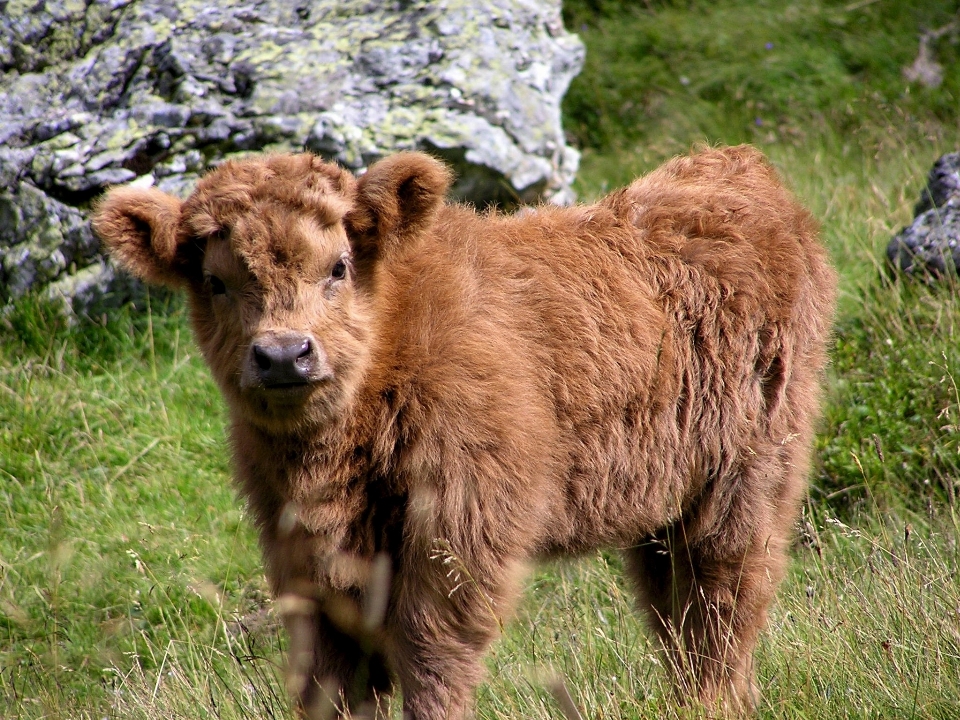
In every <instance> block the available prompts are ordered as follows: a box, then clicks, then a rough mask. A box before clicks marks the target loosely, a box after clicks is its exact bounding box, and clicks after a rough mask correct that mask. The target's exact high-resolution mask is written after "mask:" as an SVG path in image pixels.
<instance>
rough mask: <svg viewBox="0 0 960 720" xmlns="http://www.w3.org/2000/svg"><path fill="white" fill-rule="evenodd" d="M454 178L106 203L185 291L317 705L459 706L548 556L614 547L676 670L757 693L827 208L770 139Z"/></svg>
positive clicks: (327, 175) (792, 513) (131, 245)
mask: <svg viewBox="0 0 960 720" xmlns="http://www.w3.org/2000/svg"><path fill="white" fill-rule="evenodd" d="M449 182H450V173H449V172H448V170H447V169H446V168H445V167H444V166H443V165H441V164H440V163H438V162H437V161H435V160H433V159H431V158H430V157H428V156H425V155H420V154H412V153H408V154H400V155H396V156H394V157H391V158H388V159H386V160H383V161H381V162H379V163H377V164H375V165H374V166H372V167H371V168H370V170H369V171H368V172H367V173H366V174H365V175H364V176H362V177H361V178H360V179H359V180H355V179H354V178H353V177H352V176H351V175H350V174H349V173H347V172H346V171H344V170H342V169H340V168H339V167H337V166H335V165H330V164H327V163H324V162H322V161H321V160H319V159H318V158H316V157H313V156H311V155H271V156H265V157H260V158H256V159H250V160H243V161H239V162H229V163H227V164H225V165H223V166H222V167H220V168H219V169H217V170H215V171H214V172H212V173H210V174H209V175H207V176H206V177H205V178H204V179H203V180H201V182H200V184H199V185H198V187H197V189H196V191H195V192H194V194H193V195H192V196H191V197H190V198H189V199H188V200H187V201H186V202H184V203H181V202H180V201H179V200H177V199H175V198H173V197H170V196H168V195H165V194H163V193H161V192H159V191H157V190H152V189H134V188H116V189H114V190H112V191H111V192H110V193H109V195H108V196H107V197H106V199H105V200H103V202H102V203H101V204H100V205H99V208H98V211H97V214H96V219H95V227H96V229H97V232H98V233H99V234H100V235H101V237H102V238H103V239H104V240H105V241H106V243H107V245H108V246H109V248H110V249H111V250H112V252H113V254H114V255H115V257H116V258H117V259H118V260H119V261H120V263H121V264H122V265H123V266H124V267H126V268H127V269H129V270H130V271H131V272H133V273H134V274H136V275H138V276H140V277H141V278H143V279H145V280H147V281H150V282H156V283H161V284H165V285H174V286H182V287H184V288H185V289H186V290H187V292H188V294H189V297H190V306H191V310H192V320H193V325H194V329H195V332H196V337H197V342H198V343H199V345H200V348H201V350H202V351H203V354H204V357H205V358H206V360H207V362H208V363H209V365H210V369H211V371H212V372H213V375H214V377H215V378H216V380H217V382H218V384H219V385H220V388H221V390H222V391H223V394H224V397H225V398H226V401H227V404H228V406H229V409H230V417H231V431H230V432H231V439H232V446H233V455H234V462H235V466H236V474H237V479H238V483H239V485H240V488H241V490H242V492H243V494H244V496H245V497H246V499H247V502H248V503H249V506H250V508H251V510H252V512H253V516H254V518H255V520H256V524H257V527H258V529H259V532H260V538H261V543H262V546H263V551H264V556H265V559H266V566H267V572H268V574H269V577H270V581H271V583H272V586H273V590H274V592H275V593H276V594H277V595H278V596H280V597H281V606H282V608H284V609H285V610H286V611H287V612H286V618H287V623H288V627H289V629H290V630H291V634H292V635H293V651H292V653H291V664H292V667H293V670H294V673H293V685H294V691H295V693H296V694H297V696H298V699H299V702H300V703H301V705H302V706H303V707H304V708H306V709H307V710H308V711H309V710H311V709H314V708H319V707H321V705H322V704H324V703H327V704H328V707H332V706H330V705H329V703H333V705H334V706H336V707H337V708H339V709H340V710H341V711H344V712H345V711H346V709H347V708H348V707H352V708H353V709H354V711H356V709H357V708H359V707H362V706H364V704H365V703H370V702H374V703H375V702H376V698H378V697H379V696H380V695H381V694H383V693H386V692H388V691H389V690H390V688H391V685H392V683H393V682H394V681H399V684H400V687H401V689H402V692H403V702H404V708H405V709H406V710H407V711H408V712H409V713H410V716H411V717H413V718H417V719H421V720H426V719H428V718H436V719H440V718H461V717H463V716H464V715H465V714H466V713H467V712H468V711H469V708H470V705H471V702H472V699H471V698H472V694H473V690H474V688H475V686H476V684H477V683H478V681H479V680H480V679H481V676H482V669H483V666H482V658H483V654H484V652H485V651H486V649H487V647H488V646H489V644H490V642H491V641H492V640H493V639H494V637H495V636H496V635H497V632H498V629H499V626H500V622H501V618H504V617H505V616H507V615H509V613H510V610H511V608H512V606H513V603H514V601H515V598H516V595H517V592H518V585H519V581H520V579H521V577H522V570H523V568H524V566H525V564H526V563H527V562H528V561H529V560H531V559H537V558H544V557H550V556H556V555H566V554H571V553H583V552H586V551H589V550H591V549H594V548H597V547H615V548H619V549H621V550H622V551H623V553H624V556H625V557H626V560H627V566H628V568H629V572H630V575H631V577H632V579H633V580H634V581H635V583H636V587H637V589H638V594H639V600H640V605H641V607H642V609H643V610H644V611H645V614H646V616H647V618H648V620H649V621H650V623H651V625H652V626H653V627H654V629H655V630H656V632H657V633H658V634H659V636H660V638H661V640H662V641H663V644H664V646H665V647H666V649H667V652H668V653H669V655H670V658H671V665H672V666H673V668H674V669H675V670H676V674H677V681H678V686H679V688H680V689H681V691H682V692H683V693H685V694H687V695H690V696H693V697H696V698H698V699H699V700H700V701H702V702H704V703H706V704H708V705H713V704H714V703H718V702H719V703H722V704H723V705H724V706H725V707H726V708H727V709H729V710H732V711H734V712H738V711H740V710H743V709H748V708H749V707H750V705H751V703H752V699H753V670H752V654H753V649H754V645H755V643H756V640H757V633H758V632H759V631H760V630H761V628H762V627H763V626H764V623H765V617H766V611H767V607H768V605H769V604H770V602H771V600H772V598H773V595H774V590H775V588H776V586H777V584H778V583H779V582H780V579H781V577H782V575H783V571H784V565H785V563H786V558H787V547H788V545H789V542H790V534H791V529H792V527H793V524H794V522H795V520H796V519H797V513H798V507H799V504H800V500H801V496H802V495H803V493H804V488H805V478H806V475H807V472H808V468H809V457H810V448H811V441H812V438H813V425H814V422H815V419H816V416H817V412H818V381H819V376H820V374H821V371H822V369H823V366H824V362H825V344H826V342H827V338H828V335H829V326H830V320H831V313H832V307H833V298H834V285H835V280H834V275H833V272H832V271H831V269H830V267H829V266H828V264H827V260H826V253H825V252H824V249H823V248H822V247H821V245H819V244H818V242H817V239H816V228H815V224H814V222H813V220H812V219H811V217H810V216H809V214H808V213H807V212H806V211H804V210H803V209H802V208H800V207H799V206H798V205H797V203H796V202H795V201H794V200H793V198H792V197H791V196H790V195H789V194H788V193H787V192H786V191H785V190H784V189H783V187H782V186H781V185H780V183H779V182H778V180H777V179H776V177H775V174H774V172H773V171H772V170H771V168H770V167H769V166H768V165H767V164H766V162H765V161H764V159H763V158H762V156H761V155H760V154H759V153H758V152H756V151H755V150H752V149H750V148H748V147H737V148H729V149H722V150H707V151H704V152H701V153H699V154H694V155H692V156H690V157H682V158H678V159H675V160H673V161H671V162H669V163H668V164H666V165H665V166H663V167H662V168H660V169H659V170H657V171H655V172H653V173H651V174H650V175H648V176H646V177H644V178H641V179H639V180H637V181H636V182H634V183H633V184H632V185H630V186H629V187H627V188H625V189H623V190H619V191H617V192H615V193H613V194H612V195H609V196H608V197H606V198H604V199H603V200H601V201H600V202H598V203H596V204H594V205H586V206H580V207H572V208H555V207H550V208H547V207H543V208H538V209H536V210H535V211H532V212H527V213H525V214H521V215H519V216H515V217H503V216H499V215H496V214H490V215H478V214H477V213H475V212H474V211H473V210H471V209H468V208H466V207H462V206H458V205H450V204H446V203H445V202H444V195H445V192H446V190H447V187H448V184H449ZM451 566H456V568H458V569H459V571H460V577H459V578H457V577H455V576H454V574H451V573H450V570H451ZM386 568H389V569H390V570H389V572H391V573H392V577H391V578H389V579H388V578H387V573H386V572H385V569H386ZM371 588H374V589H376V591H374V590H372V589H371ZM304 638H306V641H304V640H303V639H304Z"/></svg>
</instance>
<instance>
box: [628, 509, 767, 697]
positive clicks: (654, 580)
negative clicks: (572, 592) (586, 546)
mask: <svg viewBox="0 0 960 720" xmlns="http://www.w3.org/2000/svg"><path fill="white" fill-rule="evenodd" d="M783 554H784V551H783V543H781V542H776V543H774V542H771V540H770V538H767V537H762V536H760V535H759V534H757V535H756V536H755V537H752V538H750V540H749V541H748V543H747V544H746V547H745V548H743V549H739V550H735V549H729V548H724V546H723V543H722V542H717V539H716V538H709V539H704V540H702V541H701V542H699V543H691V542H689V541H688V539H687V537H686V536H685V533H684V528H683V526H682V523H677V524H676V525H674V526H672V527H670V528H668V529H666V530H664V531H662V532H660V533H658V534H657V535H656V536H654V537H652V538H649V539H647V540H646V541H645V542H643V543H641V544H640V545H638V546H637V547H635V548H632V549H630V550H629V551H627V553H626V555H627V566H628V569H629V571H630V573H631V575H632V576H633V579H634V580H635V581H636V584H637V590H638V593H639V596H640V602H641V606H642V608H643V609H644V610H645V612H646V614H647V616H648V618H649V621H650V623H651V625H652V626H653V628H654V629H655V630H656V632H657V634H658V636H659V638H660V640H661V642H662V644H663V647H664V649H665V650H666V652H667V654H668V657H669V659H670V664H671V666H672V669H673V671H674V674H675V681H676V686H677V690H678V692H679V693H680V694H681V695H682V696H683V697H684V699H686V698H691V697H692V698H696V699H698V700H699V701H700V702H701V703H703V704H704V705H705V706H707V707H712V706H716V705H718V704H719V705H721V706H722V707H723V709H724V710H725V711H726V712H732V713H735V714H739V713H744V712H749V711H750V710H752V708H753V706H754V705H755V702H756V692H755V684H754V671H753V650H754V646H755V645H756V641H757V636H758V634H759V632H760V630H761V629H762V628H763V626H764V625H765V623H766V613H767V607H768V606H769V604H770V602H771V600H772V599H773V595H774V591H775V589H776V584H777V583H778V581H779V578H780V575H781V572H782V567H783V564H784V557H783Z"/></svg>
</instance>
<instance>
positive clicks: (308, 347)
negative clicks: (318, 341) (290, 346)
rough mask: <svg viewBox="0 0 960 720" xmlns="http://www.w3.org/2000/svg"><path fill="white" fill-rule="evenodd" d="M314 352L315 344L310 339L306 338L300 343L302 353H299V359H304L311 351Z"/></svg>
mask: <svg viewBox="0 0 960 720" xmlns="http://www.w3.org/2000/svg"><path fill="white" fill-rule="evenodd" d="M312 352H313V345H312V344H311V343H310V339H309V338H306V339H304V341H303V343H302V344H301V345H300V354H299V355H297V360H302V359H304V358H306V357H309V356H310V353H312Z"/></svg>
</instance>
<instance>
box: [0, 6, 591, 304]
mask: <svg viewBox="0 0 960 720" xmlns="http://www.w3.org/2000/svg"><path fill="white" fill-rule="evenodd" d="M0 6H2V8H3V10H2V12H0V304H3V303H5V302H9V301H10V300H12V299H15V298H16V297H19V296H20V295H22V294H23V293H24V292H27V290H28V289H29V288H31V287H35V286H42V285H46V284H50V286H51V287H55V288H57V290H56V291H51V292H53V293H54V295H56V294H57V293H60V295H62V294H63V293H70V292H73V293H75V295H76V297H77V298H79V299H78V301H77V302H79V303H80V304H81V305H82V304H83V302H86V301H85V300H83V298H93V297H95V296H96V297H101V298H102V297H110V296H111V291H110V289H109V288H110V285H111V283H113V284H116V283H118V282H120V281H119V280H118V277H119V276H118V275H117V273H114V272H112V270H110V269H109V268H110V267H111V266H110V265H109V264H104V263H103V261H102V259H101V258H100V257H99V256H98V254H97V251H96V239H95V238H94V237H93V235H92V233H91V232H90V230H89V225H88V224H87V220H86V216H87V215H88V213H89V206H90V202H91V201H92V200H93V199H94V198H95V197H96V196H97V195H98V194H99V193H100V192H102V191H103V190H104V189H105V188H106V187H107V186H109V185H112V184H117V183H123V182H127V181H129V180H131V179H133V178H140V181H141V182H149V183H153V184H155V185H156V186H157V187H160V188H161V189H164V190H166V191H169V192H173V193H176V194H178V195H180V196H184V195H186V194H188V193H189V192H190V191H191V189H192V187H193V185H194V183H195V182H196V179H197V178H198V177H199V175H200V174H202V173H203V172H204V171H205V170H206V169H208V168H209V167H211V166H213V165H216V164H219V163H220V162H222V161H223V160H224V159H227V158H229V157H231V156H232V155H234V154H236V153H246V152H250V151H259V150H264V149H267V150H299V149H304V148H306V149H309V150H312V151H314V152H317V153H319V154H321V155H323V156H324V157H326V158H327V159H331V160H336V161H338V162H340V163H342V164H343V165H344V166H346V167H349V168H351V169H353V170H355V171H356V172H358V173H359V172H363V171H364V170H365V168H366V167H367V166H368V165H369V164H370V163H371V162H374V161H376V160H377V159H379V158H380V157H383V156H385V155H387V154H390V153H392V152H395V151H397V150H404V149H420V150H427V151H430V152H434V153H436V154H437V155H439V156H441V157H443V158H445V159H447V160H448V161H449V162H451V163H452V164H453V165H454V167H455V170H456V172H457V174H458V180H457V182H456V184H455V185H454V188H453V192H454V194H455V195H456V196H457V197H458V198H459V199H462V200H466V201H469V202H473V203H476V204H479V205H485V204H488V203H499V204H500V205H502V206H512V205H515V204H518V203H527V202H539V201H548V202H557V203H569V202H572V201H573V199H574V196H573V192H572V190H571V187H570V185H571V182H572V180H573V177H574V175H575V172H576V169H577V166H578V163H579V155H578V153H577V152H576V151H575V150H574V149H573V148H570V147H568V146H567V145H566V143H565V141H564V136H563V132H562V128H561V125H560V100H561V98H562V96H563V94H564V93H565V92H566V89H567V86H568V85H569V83H570V80H571V79H572V78H573V76H574V75H575V74H576V73H577V72H578V71H579V69H580V67H581V65H582V63H583V55H584V50H583V46H582V44H581V43H580V41H579V40H578V39H577V38H576V36H574V35H571V34H569V33H567V32H566V31H565V30H564V29H563V25H562V22H561V18H560V0H491V2H488V3H484V4H477V3H474V2H472V1H471V0H404V1H403V2H384V3H373V2H369V0H316V1H315V2H313V3H311V4H309V5H306V4H303V5H302V6H298V4H296V3H283V2H280V1H279V0H250V1H249V2H245V3H223V4H210V3H200V2H197V1H196V0H102V1H99V2H95V3H91V2H86V3H78V2H72V1H69V0H46V1H45V2H42V3H39V4H30V3H14V2H10V3H3V2H0ZM86 268H94V269H93V270H86ZM105 268H106V269H105ZM78 278H80V279H78ZM98 288H99V289H98ZM58 296H59V295H58ZM91 302H93V300H91ZM97 302H100V300H97ZM65 304H66V305H69V306H71V307H72V306H73V305H74V303H73V301H72V300H71V301H70V302H69V303H65Z"/></svg>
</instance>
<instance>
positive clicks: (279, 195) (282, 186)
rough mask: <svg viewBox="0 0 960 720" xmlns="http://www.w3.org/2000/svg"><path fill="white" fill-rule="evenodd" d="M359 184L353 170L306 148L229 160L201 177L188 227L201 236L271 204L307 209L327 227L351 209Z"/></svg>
mask: <svg viewBox="0 0 960 720" xmlns="http://www.w3.org/2000/svg"><path fill="white" fill-rule="evenodd" d="M355 188H356V183H355V181H354V179H353V177H352V176H351V175H350V173H348V172H347V171H345V170H343V169H342V168H340V167H338V166H337V165H334V164H331V163H325V162H323V161H322V160H321V159H320V158H318V157H316V156H314V155H310V154H307V153H305V154H301V155H271V156H268V157H266V158H258V159H249V160H236V161H229V162H226V163H224V164H223V165H221V166H220V167H219V168H217V169H216V170H215V171H213V172H212V173H210V174H209V175H207V176H205V177H204V178H203V179H201V180H200V182H199V183H198V184H197V189H196V190H195V191H194V193H193V195H191V196H190V198H189V199H188V200H187V201H186V203H185V204H184V208H183V217H184V219H185V222H186V224H187V229H188V231H189V232H191V233H193V234H196V235H198V236H201V237H203V236H208V235H213V234H216V233H218V232H220V231H221V230H222V229H223V228H225V227H229V226H230V225H231V223H232V221H233V220H234V219H235V218H236V217H237V216H238V215H240V214H243V213H248V212H250V211H252V210H255V209H261V210H262V209H266V208H270V209H271V212H272V213H276V212H279V213H281V214H289V213H291V212H294V213H301V214H307V215H310V216H312V217H313V218H314V219H315V220H316V222H317V223H318V224H319V225H320V227H327V226H330V225H334V224H336V223H338V222H340V220H341V219H342V218H343V216H344V215H345V214H346V213H347V212H348V211H349V210H350V208H351V206H352V203H353V200H354V196H355V193H356V190H355Z"/></svg>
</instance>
